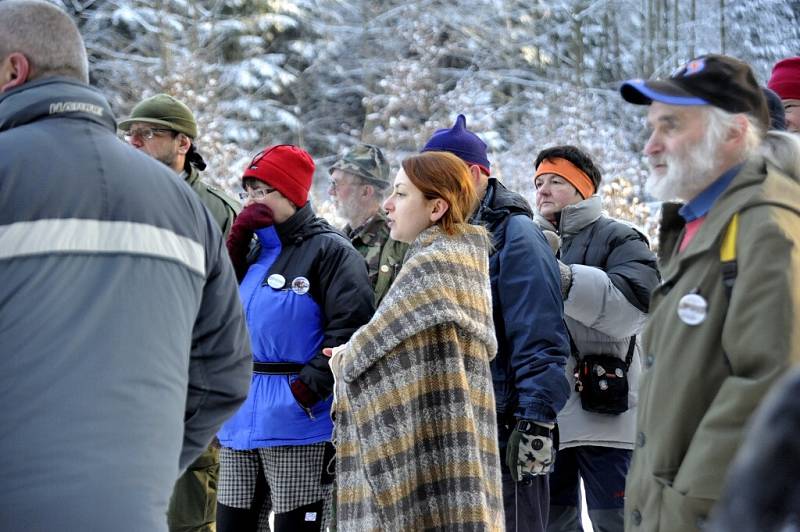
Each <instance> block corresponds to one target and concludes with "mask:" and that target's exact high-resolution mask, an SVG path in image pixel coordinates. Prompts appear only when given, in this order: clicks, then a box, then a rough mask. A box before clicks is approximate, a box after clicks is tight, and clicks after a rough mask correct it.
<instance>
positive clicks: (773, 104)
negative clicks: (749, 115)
mask: <svg viewBox="0 0 800 532" xmlns="http://www.w3.org/2000/svg"><path fill="white" fill-rule="evenodd" d="M761 90H763V91H764V96H766V97H767V107H769V122H770V123H769V128H770V129H777V130H778V131H786V111H784V109H783V102H782V101H781V97H780V96H778V94H777V93H776V92H775V91H773V90H771V89H768V88H767V87H761Z"/></svg>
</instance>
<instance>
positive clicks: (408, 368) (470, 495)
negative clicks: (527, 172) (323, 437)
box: [331, 226, 503, 532]
mask: <svg viewBox="0 0 800 532" xmlns="http://www.w3.org/2000/svg"><path fill="white" fill-rule="evenodd" d="M464 231H465V233H464V234H460V235H456V236H448V235H446V234H444V233H443V232H442V231H441V229H440V228H439V227H438V226H434V227H431V228H429V229H427V230H425V231H423V232H422V233H421V234H420V235H419V237H417V239H416V241H415V242H414V243H413V244H412V246H411V248H410V250H409V252H408V256H407V260H406V262H405V264H404V265H403V268H402V270H401V271H400V274H399V275H398V277H397V280H396V281H395V283H394V284H393V285H392V287H391V288H390V289H389V292H388V294H387V295H386V297H385V298H384V300H383V302H382V303H381V305H380V307H379V308H378V311H377V312H376V314H375V316H374V317H373V319H372V320H371V321H370V322H369V324H367V325H365V326H364V327H362V328H361V329H359V330H358V332H356V334H355V335H353V338H352V339H351V341H350V342H349V343H348V344H347V345H346V347H345V349H344V350H343V351H342V352H340V353H339V354H337V355H335V356H334V358H333V359H332V361H331V367H332V368H333V371H334V372H335V374H336V380H337V382H336V405H335V413H336V433H335V435H336V445H337V472H336V473H337V501H338V504H337V521H338V530H340V531H342V532H346V531H359V532H366V531H384V530H453V531H457V530H464V531H466V530H474V531H479V530H486V531H489V530H502V528H503V496H502V488H501V484H500V459H499V456H498V450H497V421H496V417H495V405H494V395H493V393H492V387H491V386H490V384H489V382H490V379H491V372H490V370H489V360H490V359H491V358H492V357H493V356H494V353H495V349H496V343H495V338H494V330H493V328H492V319H491V314H490V308H491V300H490V288H489V275H488V264H487V262H488V261H487V255H488V253H487V251H488V244H489V242H488V238H487V236H486V232H485V231H484V230H483V229H478V228H475V227H470V226H465V227H464Z"/></svg>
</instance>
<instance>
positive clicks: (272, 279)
mask: <svg viewBox="0 0 800 532" xmlns="http://www.w3.org/2000/svg"><path fill="white" fill-rule="evenodd" d="M267 284H268V285H269V286H270V288H274V289H275V290H280V289H281V288H283V287H284V286H286V278H285V277H284V276H283V275H281V274H279V273H273V274H272V275H270V276H269V277H267Z"/></svg>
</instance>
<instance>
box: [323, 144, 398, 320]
mask: <svg viewBox="0 0 800 532" xmlns="http://www.w3.org/2000/svg"><path fill="white" fill-rule="evenodd" d="M329 172H330V174H331V181H330V188H329V189H328V194H329V195H330V197H331V200H332V201H333V205H334V207H336V213H337V214H338V215H339V216H341V217H342V218H344V221H345V222H346V223H347V225H345V227H344V229H343V231H344V233H345V234H346V235H347V237H348V238H349V239H350V242H351V243H352V244H353V247H355V248H356V250H358V252H359V253H361V255H363V256H364V259H366V261H367V270H368V271H369V280H370V282H371V283H372V288H373V290H374V292H375V304H376V305H377V304H378V303H380V301H381V299H383V296H385V295H386V292H388V291H389V287H390V286H391V285H392V282H394V279H395V277H397V274H398V272H399V271H400V267H401V266H402V265H403V257H405V254H406V250H407V249H408V245H407V244H404V243H403V242H398V241H397V240H393V239H391V238H389V226H388V225H386V214H385V213H384V212H383V209H382V208H381V204H382V203H383V196H384V193H385V192H386V190H387V189H388V188H389V187H390V186H391V179H392V178H391V175H390V172H389V163H388V162H387V161H386V158H385V157H384V156H383V152H381V150H380V148H378V147H376V146H372V145H370V144H358V145H357V146H355V147H353V148H351V149H350V150H349V151H347V152H346V153H345V154H344V155H342V156H341V157H340V158H339V159H337V161H336V162H335V163H333V165H332V166H331V167H330V169H329Z"/></svg>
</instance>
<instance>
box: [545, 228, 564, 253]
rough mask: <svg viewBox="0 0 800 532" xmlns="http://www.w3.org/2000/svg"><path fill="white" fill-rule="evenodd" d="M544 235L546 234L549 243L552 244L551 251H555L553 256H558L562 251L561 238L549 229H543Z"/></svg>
mask: <svg viewBox="0 0 800 532" xmlns="http://www.w3.org/2000/svg"><path fill="white" fill-rule="evenodd" d="M542 233H544V237H545V239H547V243H548V244H550V249H551V250H553V254H554V255H555V254H557V253H558V250H559V249H561V237H560V236H558V234H557V233H555V232H554V231H550V230H548V229H542Z"/></svg>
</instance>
